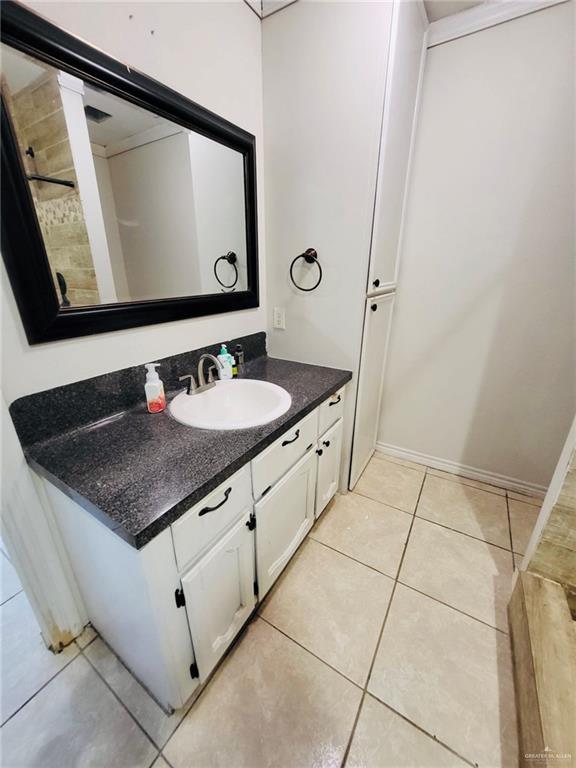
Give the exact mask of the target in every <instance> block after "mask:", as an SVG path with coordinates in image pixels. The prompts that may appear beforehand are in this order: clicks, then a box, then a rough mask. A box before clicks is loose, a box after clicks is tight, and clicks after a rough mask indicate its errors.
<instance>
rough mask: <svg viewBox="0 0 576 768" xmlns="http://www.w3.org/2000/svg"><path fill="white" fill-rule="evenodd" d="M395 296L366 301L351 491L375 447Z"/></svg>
mask: <svg viewBox="0 0 576 768" xmlns="http://www.w3.org/2000/svg"><path fill="white" fill-rule="evenodd" d="M394 296H395V294H393V293H388V294H385V295H383V296H376V297H374V298H369V299H367V300H366V310H365V316H364V337H363V339H362V357H361V359H360V375H359V378H358V394H357V398H356V416H355V419H354V438H353V443H352V466H351V469H350V488H354V486H355V485H356V483H357V482H358V478H359V477H360V475H361V474H362V472H363V470H364V467H365V466H366V464H367V463H368V461H369V460H370V457H371V456H372V454H373V453H374V448H375V446H376V435H377V432H378V421H379V418H380V398H381V395H382V382H383V378H384V364H385V362H386V352H387V351H388V340H389V337H390V326H391V319H392V307H393V305H394Z"/></svg>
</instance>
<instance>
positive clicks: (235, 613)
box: [182, 514, 256, 682]
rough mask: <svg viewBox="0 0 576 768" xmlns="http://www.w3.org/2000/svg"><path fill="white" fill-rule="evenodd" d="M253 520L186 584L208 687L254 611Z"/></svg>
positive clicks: (216, 550) (197, 568)
mask: <svg viewBox="0 0 576 768" xmlns="http://www.w3.org/2000/svg"><path fill="white" fill-rule="evenodd" d="M249 521H250V515H249V514H247V515H245V516H244V517H242V519H241V520H240V521H239V522H238V523H236V525H235V526H234V527H233V528H232V529H231V530H230V531H229V532H228V533H227V534H226V536H224V537H223V538H222V539H221V541H219V542H218V544H216V545H215V546H214V547H213V548H212V549H211V550H210V551H209V552H208V554H207V555H206V556H205V557H203V558H202V560H200V562H199V563H198V564H197V565H195V566H194V567H193V568H191V569H190V570H189V571H188V573H187V574H186V575H185V576H184V577H183V578H182V588H183V590H184V596H185V598H186V612H187V614H188V623H189V625H190V632H191V635H192V643H193V645H194V655H195V657H196V663H197V665H198V671H199V673H200V681H201V682H204V680H206V678H207V677H208V675H209V674H210V672H211V671H212V670H213V669H214V666H215V665H216V664H217V662H218V660H219V659H220V658H221V656H222V654H223V653H224V651H225V650H226V648H227V647H228V646H229V645H230V643H231V642H232V640H233V639H234V637H235V636H236V635H237V634H238V632H239V630H240V629H241V627H242V625H243V624H244V622H245V621H246V620H247V619H248V617H249V616H250V614H251V613H252V610H253V608H254V605H255V602H256V598H255V596H254V532H253V531H251V530H250V529H249V528H248V523H249Z"/></svg>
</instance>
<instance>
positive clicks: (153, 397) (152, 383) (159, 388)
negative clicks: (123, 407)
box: [144, 363, 166, 413]
mask: <svg viewBox="0 0 576 768" xmlns="http://www.w3.org/2000/svg"><path fill="white" fill-rule="evenodd" d="M159 365H160V363H148V364H147V365H146V366H145V367H146V370H147V371H148V373H147V374H146V384H145V385H144V391H145V392H146V405H147V406H148V411H149V412H150V413H160V412H161V411H163V410H164V408H166V396H165V394H164V385H163V384H162V382H161V381H160V376H158V371H157V370H156V368H158V367H159Z"/></svg>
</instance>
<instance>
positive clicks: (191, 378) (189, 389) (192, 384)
mask: <svg viewBox="0 0 576 768" xmlns="http://www.w3.org/2000/svg"><path fill="white" fill-rule="evenodd" d="M186 380H188V384H187V385H186V394H187V395H191V394H192V392H194V390H195V389H197V387H196V379H195V378H194V376H193V375H192V374H191V373H187V374H186V375H185V376H178V381H186Z"/></svg>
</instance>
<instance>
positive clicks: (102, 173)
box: [2, 45, 247, 309]
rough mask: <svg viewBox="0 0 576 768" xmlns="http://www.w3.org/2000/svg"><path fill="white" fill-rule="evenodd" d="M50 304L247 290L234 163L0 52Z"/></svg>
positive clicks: (238, 171) (67, 78) (226, 154)
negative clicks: (52, 296)
mask: <svg viewBox="0 0 576 768" xmlns="http://www.w3.org/2000/svg"><path fill="white" fill-rule="evenodd" d="M2 93H3V97H4V100H5V104H6V105H7V108H8V112H9V114H10V118H11V122H12V126H13V130H14V133H15V136H16V139H17V142H18V145H19V149H20V153H21V160H22V165H23V167H24V171H25V174H26V177H27V179H28V183H29V187H30V191H31V195H32V199H33V202H34V208H35V211H36V216H37V219H38V223H39V225H40V230H41V233H42V237H43V241H44V245H45V250H46V254H47V256H48V260H49V263H50V270H51V273H52V277H53V280H54V287H55V290H56V293H57V296H58V299H59V301H60V304H61V307H62V308H63V309H65V308H66V307H72V308H73V307H82V306H91V305H99V304H111V303H116V302H135V301H142V300H154V299H165V298H175V297H183V296H194V295H202V294H214V293H221V292H238V291H245V290H247V275H246V219H245V208H246V207H245V188H244V158H243V155H242V154H241V153H240V152H237V151H236V150H234V149H231V148H229V147H227V146H225V145H223V144H220V143H219V142H217V141H214V140H213V139H209V138H207V137H205V136H202V135H200V134H199V133H195V132H194V131H192V130H190V129H188V128H185V127H183V126H181V125H178V124H176V123H174V122H171V121H169V120H167V119H165V118H163V117H161V116H158V115H156V114H154V113H152V112H149V111H147V110H145V109H141V108H140V107H137V106H135V105H134V104H132V103H131V102H129V101H125V100H123V99H121V98H118V97H116V96H114V95H112V94H110V93H107V92H106V91H103V90H99V89H96V88H95V87H94V86H93V85H91V84H89V83H85V82H83V81H82V80H80V79H78V78H76V77H73V76H72V75H70V74H67V73H65V72H62V71H59V70H57V69H54V68H52V67H50V66H48V65H47V64H44V63H43V62H40V61H38V60H35V59H32V58H30V57H29V56H26V55H24V54H23V53H21V52H19V51H16V50H15V49H12V48H9V47H8V46H6V45H2Z"/></svg>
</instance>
